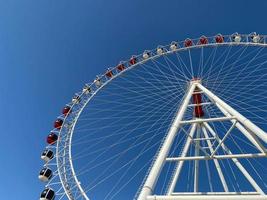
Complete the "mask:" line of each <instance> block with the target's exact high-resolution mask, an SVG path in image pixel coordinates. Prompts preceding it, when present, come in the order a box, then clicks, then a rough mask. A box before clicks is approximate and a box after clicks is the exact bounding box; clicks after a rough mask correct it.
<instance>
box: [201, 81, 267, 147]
mask: <svg viewBox="0 0 267 200" xmlns="http://www.w3.org/2000/svg"><path fill="white" fill-rule="evenodd" d="M196 84H197V87H198V88H199V89H201V90H202V91H203V92H204V93H205V94H206V95H207V96H208V97H209V99H210V100H211V101H213V102H214V103H215V104H216V105H219V106H221V107H222V108H223V109H225V110H226V111H227V112H228V113H229V114H231V115H232V116H234V117H236V119H237V120H238V121H239V122H240V123H242V124H243V125H244V126H245V127H246V128H247V129H249V130H251V131H252V132H253V133H254V134H255V135H257V136H258V137H259V138H260V139H262V140H263V141H264V142H265V143H267V134H266V133H265V132H264V131H263V130H262V129H260V128H259V127H258V126H256V125H255V124H254V123H252V122H251V121H250V120H249V119H247V118H246V117H244V116H243V115H241V114H240V113H239V112H237V111H236V110H235V109H233V108H232V107H231V106H229V105H228V104H226V103H225V102H224V101H223V100H221V99H220V98H219V97H217V96H216V95H215V94H213V93H212V92H211V91H210V90H208V89H207V88H205V87H204V86H203V85H201V84H199V83H196Z"/></svg>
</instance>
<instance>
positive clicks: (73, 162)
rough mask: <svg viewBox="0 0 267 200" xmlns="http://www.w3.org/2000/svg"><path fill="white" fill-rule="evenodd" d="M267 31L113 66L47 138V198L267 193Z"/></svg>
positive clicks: (177, 46) (234, 198)
mask: <svg viewBox="0 0 267 200" xmlns="http://www.w3.org/2000/svg"><path fill="white" fill-rule="evenodd" d="M266 95H267V36H264V35H259V34H256V33H251V34H238V33H234V34H232V35H221V34H218V35H216V36H214V37H205V36H201V37H200V38H197V39H189V38H188V39H186V40H184V41H181V42H172V43H171V44H169V45H165V46H158V47H157V48H156V49H153V50H146V51H144V52H143V53H142V54H140V55H136V56H132V57H131V58H130V59H129V60H127V61H122V62H120V63H119V64H118V65H117V66H115V67H112V68H108V69H107V71H106V72H105V73H104V74H102V75H98V76H97V77H96V79H95V80H94V81H93V82H91V83H88V84H86V85H85V86H84V88H83V89H82V91H80V92H78V93H77V94H75V96H74V97H73V98H72V101H71V102H69V103H68V104H67V105H66V106H65V107H64V109H63V111H62V114H61V115H60V116H59V117H58V118H57V119H56V121H55V123H54V129H52V130H51V132H50V134H49V135H48V136H47V143H48V146H47V147H46V148H45V150H44V151H43V153H42V155H41V158H42V159H43V160H44V166H43V169H42V170H41V171H40V174H39V179H40V180H41V181H43V182H46V183H45V187H44V190H43V191H42V193H41V194H40V200H54V199H56V200H61V199H62V200H63V199H69V200H89V199H90V200H113V199H114V200H122V199H123V200H126V199H129V200H130V199H136V200H187V199H192V200H211V199H212V200H217V199H228V200H239V199H242V200H243V199H251V200H252V199H257V200H263V199H265V200H266V199H267V196H266V193H267V184H266V182H267V161H266V156H267V154H266V152H267V151H266V143H267V133H266V132H265V131H266V130H267V96H266Z"/></svg>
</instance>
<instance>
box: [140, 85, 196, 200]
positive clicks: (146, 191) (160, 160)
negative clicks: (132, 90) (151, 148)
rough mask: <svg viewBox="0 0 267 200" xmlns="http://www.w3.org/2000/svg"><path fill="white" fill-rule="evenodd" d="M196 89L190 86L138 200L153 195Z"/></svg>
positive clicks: (143, 199) (145, 199) (144, 199)
mask: <svg viewBox="0 0 267 200" xmlns="http://www.w3.org/2000/svg"><path fill="white" fill-rule="evenodd" d="M195 87H196V83H191V84H190V86H189V88H188V92H187V94H186V96H185V97H184V99H183V101H182V104H181V107H180V109H179V111H178V113H177V115H176V117H175V119H174V121H173V124H172V126H171V127H170V129H169V132H168V134H167V137H166V139H165V141H164V143H163V145H162V148H161V149H160V152H159V155H158V157H157V159H156V161H155V163H154V164H153V166H152V168H151V171H150V172H149V175H148V177H147V179H146V181H145V184H144V186H143V188H142V190H141V192H140V194H139V197H138V200H147V196H149V195H150V194H152V192H153V189H154V187H155V184H156V182H157V179H158V176H159V174H160V172H161V169H162V167H163V165H164V163H165V160H166V157H167V156H168V153H169V151H170V148H171V145H172V143H173V140H174V138H175V136H176V133H177V130H178V128H179V126H180V125H181V120H182V119H183V116H184V113H185V111H186V108H187V106H188V104H189V101H190V99H191V96H192V93H193V92H194V90H195Z"/></svg>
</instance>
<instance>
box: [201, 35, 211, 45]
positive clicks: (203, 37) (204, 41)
mask: <svg viewBox="0 0 267 200" xmlns="http://www.w3.org/2000/svg"><path fill="white" fill-rule="evenodd" d="M208 43H209V41H208V38H207V37H205V36H201V38H200V39H199V44H208Z"/></svg>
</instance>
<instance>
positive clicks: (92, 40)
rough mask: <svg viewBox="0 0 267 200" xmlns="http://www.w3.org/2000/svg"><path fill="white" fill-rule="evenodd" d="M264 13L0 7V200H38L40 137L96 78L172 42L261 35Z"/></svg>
mask: <svg viewBox="0 0 267 200" xmlns="http://www.w3.org/2000/svg"><path fill="white" fill-rule="evenodd" d="M266 8H267V2H266V1H264V0H262V1H257V3H255V2H251V1H247V0H245V1H244V0H239V1H230V0H228V1H215V0H206V1H197V0H195V1H192V0H180V1H174V0H170V1H160V0H153V1H144V0H135V1H125V0H114V1H107V0H106V1H104V0H97V1H91V0H75V1H73V0H57V1H51V0H34V1H33V0H23V1H21V0H8V1H3V0H2V1H0V68H1V73H0V89H1V99H0V101H1V103H0V107H1V115H0V116H1V119H0V126H1V132H0V135H1V138H2V139H1V142H0V149H1V152H2V154H1V155H2V157H1V170H0V175H1V181H0V194H1V199H8V200H17V199H21V198H22V199H36V198H38V195H39V193H40V191H41V188H42V184H40V183H39V181H38V179H37V175H38V172H39V169H40V166H41V163H42V162H41V161H40V159H39V157H40V152H41V151H42V150H43V148H44V141H45V136H46V135H47V134H48V133H49V131H50V129H51V127H52V122H53V120H54V119H55V118H56V116H57V115H58V114H59V112H60V111H61V109H62V106H64V105H65V103H66V102H68V101H69V99H70V98H71V97H72V95H73V94H74V93H75V92H76V91H78V90H79V89H80V88H81V87H82V86H83V85H84V83H86V82H88V81H90V80H92V79H93V78H94V77H95V75H96V74H99V73H101V72H103V71H104V70H105V69H106V68H107V67H109V66H114V65H115V64H117V63H118V62H119V61H120V60H124V59H127V58H128V57H130V56H131V55H133V54H137V53H140V52H143V50H145V49H152V48H154V47H156V46H157V45H158V44H167V43H169V42H171V41H172V40H182V39H184V38H187V37H192V38H195V37H198V36H201V35H207V36H209V35H214V34H216V33H218V32H220V33H225V34H230V33H233V32H240V33H250V32H253V31H256V32H259V33H262V34H266V33H267V27H266V17H267V16H266ZM22 196H23V197H22Z"/></svg>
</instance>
